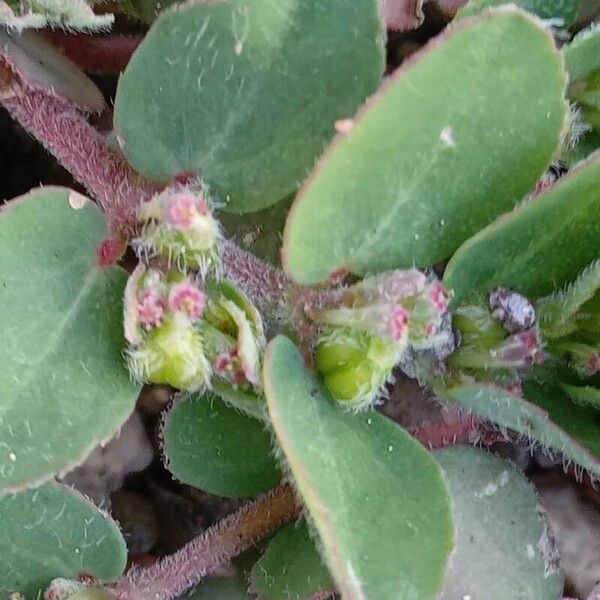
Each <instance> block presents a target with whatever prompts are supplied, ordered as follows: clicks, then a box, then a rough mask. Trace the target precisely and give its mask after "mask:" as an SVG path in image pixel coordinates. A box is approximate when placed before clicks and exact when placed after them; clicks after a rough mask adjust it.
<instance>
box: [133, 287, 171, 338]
mask: <svg viewBox="0 0 600 600" xmlns="http://www.w3.org/2000/svg"><path fill="white" fill-rule="evenodd" d="M137 312H138V317H139V322H140V323H141V325H142V326H143V327H144V328H145V329H152V328H153V327H159V326H160V325H161V323H162V320H163V316H164V314H165V302H164V300H163V299H162V298H161V297H160V296H159V295H158V294H157V293H156V292H153V291H151V290H147V291H145V292H144V293H143V294H142V296H141V298H140V299H139V300H138V303H137Z"/></svg>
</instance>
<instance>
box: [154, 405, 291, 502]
mask: <svg viewBox="0 0 600 600" xmlns="http://www.w3.org/2000/svg"><path fill="white" fill-rule="evenodd" d="M162 432H163V439H164V448H163V451H164V453H165V458H166V462H167V467H168V469H169V471H171V473H173V475H174V476H175V477H177V479H179V481H182V482H183V483H187V484H189V485H193V486H194V487H197V488H200V489H201V490H204V491H206V492H210V493H211V494H217V495H219V496H227V497H242V496H254V495H256V494H260V493H262V492H266V491H267V490H270V489H271V488H272V487H274V486H275V485H277V484H278V483H279V481H281V472H280V470H279V468H278V466H277V461H276V460H275V458H274V457H273V455H272V453H271V435H270V434H269V433H268V432H267V431H266V430H265V428H264V425H263V423H262V422H260V421H257V420H255V419H251V418H250V417H247V416H245V415H243V414H242V413H240V412H238V411H237V410H235V409H233V408H230V407H228V406H226V405H225V404H224V403H223V402H221V401H220V400H218V399H217V398H210V397H206V396H199V395H197V394H192V395H187V396H184V397H182V398H180V399H179V400H177V401H176V402H175V404H174V405H173V407H172V408H171V410H169V412H168V413H167V414H166V416H165V420H164V423H163V430H162Z"/></svg>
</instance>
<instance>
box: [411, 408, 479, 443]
mask: <svg viewBox="0 0 600 600" xmlns="http://www.w3.org/2000/svg"><path fill="white" fill-rule="evenodd" d="M482 424H483V421H482V420H481V419H479V418H477V417H475V416H473V415H470V414H465V413H463V412H462V411H452V412H448V413H446V414H445V415H444V416H443V417H441V418H440V419H437V420H435V421H427V422H425V423H423V424H421V425H420V426H419V427H417V428H414V429H413V430H412V431H411V432H410V433H411V435H413V436H414V437H415V438H416V439H417V440H418V441H419V442H421V444H423V445H424V446H425V447H426V448H429V450H434V449H436V448H445V447H446V446H453V445H454V444H465V443H470V442H474V441H478V439H479V435H480V428H481V426H482Z"/></svg>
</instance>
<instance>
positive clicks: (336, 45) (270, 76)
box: [115, 0, 383, 212]
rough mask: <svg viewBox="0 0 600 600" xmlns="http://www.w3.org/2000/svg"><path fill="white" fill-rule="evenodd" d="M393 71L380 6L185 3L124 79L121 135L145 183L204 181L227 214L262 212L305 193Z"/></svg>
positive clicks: (162, 20) (226, 0)
mask: <svg viewBox="0 0 600 600" xmlns="http://www.w3.org/2000/svg"><path fill="white" fill-rule="evenodd" d="M341 48H343V51H340V49H341ZM382 71H383V33H382V27H381V23H380V19H379V15H378V12H377V2H376V1H375V0H278V1H277V2H271V1H269V0H219V1H217V2H196V3H191V4H185V5H182V6H179V7H175V8H173V9H171V10H168V11H165V13H163V14H162V15H161V16H160V17H159V19H158V20H157V21H156V23H155V24H154V26H153V27H152V29H151V30H150V32H149V33H148V35H147V36H146V38H145V39H144V41H143V43H142V44H141V46H140V47H139V49H138V50H137V52H136V53H135V54H134V56H133V58H132V60H131V62H130V63H129V65H128V67H127V69H126V71H125V73H124V74H123V76H122V77H121V79H120V82H119V87H118V90H117V97H116V101H115V129H116V132H117V134H118V136H119V138H120V141H121V146H122V149H123V152H124V153H125V155H126V157H127V158H128V160H129V161H130V162H131V163H132V164H133V166H134V167H135V168H136V169H138V170H139V171H141V172H142V173H143V174H144V175H147V176H148V177H153V178H155V179H169V178H171V177H173V176H174V175H177V174H178V173H182V172H189V171H191V172H194V173H199V174H201V176H202V177H203V178H204V180H205V181H206V182H207V183H208V184H209V185H210V186H211V187H212V188H213V190H214V191H215V192H216V194H217V195H218V196H219V197H220V198H221V199H222V200H228V203H227V206H226V208H227V210H229V211H231V212H248V211H253V210H258V209H260V208H264V207H266V206H268V205H270V204H273V203H274V202H276V201H277V200H281V199H282V198H284V197H285V196H286V195H288V194H290V193H291V192H292V191H294V190H295V188H296V187H297V185H298V183H299V182H300V181H301V180H302V179H303V178H304V176H305V175H306V172H307V171H308V169H310V168H311V167H312V165H313V163H314V161H315V159H316V157H317V156H318V155H319V154H320V153H321V151H322V149H323V147H324V145H325V144H326V143H327V142H328V141H329V140H330V139H331V137H332V136H333V133H334V131H335V130H334V123H335V121H337V120H339V119H343V118H345V117H350V116H351V115H352V114H353V113H354V112H355V110H356V108H357V107H358V106H359V105H360V104H361V103H362V102H363V101H364V100H365V98H366V97H367V96H368V95H369V94H370V93H372V92H373V91H374V90H375V88H376V87H377V85H378V83H379V80H380V77H381V74H382Z"/></svg>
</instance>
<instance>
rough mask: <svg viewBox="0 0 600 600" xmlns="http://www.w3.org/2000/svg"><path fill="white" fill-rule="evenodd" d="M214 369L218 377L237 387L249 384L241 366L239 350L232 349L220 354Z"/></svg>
mask: <svg viewBox="0 0 600 600" xmlns="http://www.w3.org/2000/svg"><path fill="white" fill-rule="evenodd" d="M214 368H215V371H216V373H217V374H218V375H220V376H221V377H223V378H224V379H227V380H229V381H231V383H233V384H235V385H242V384H245V383H248V380H247V378H246V376H245V375H244V372H243V370H242V367H241V364H240V359H239V356H238V351H237V348H232V349H231V350H230V351H229V352H226V353H224V354H219V356H217V358H216V359H215V362H214Z"/></svg>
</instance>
